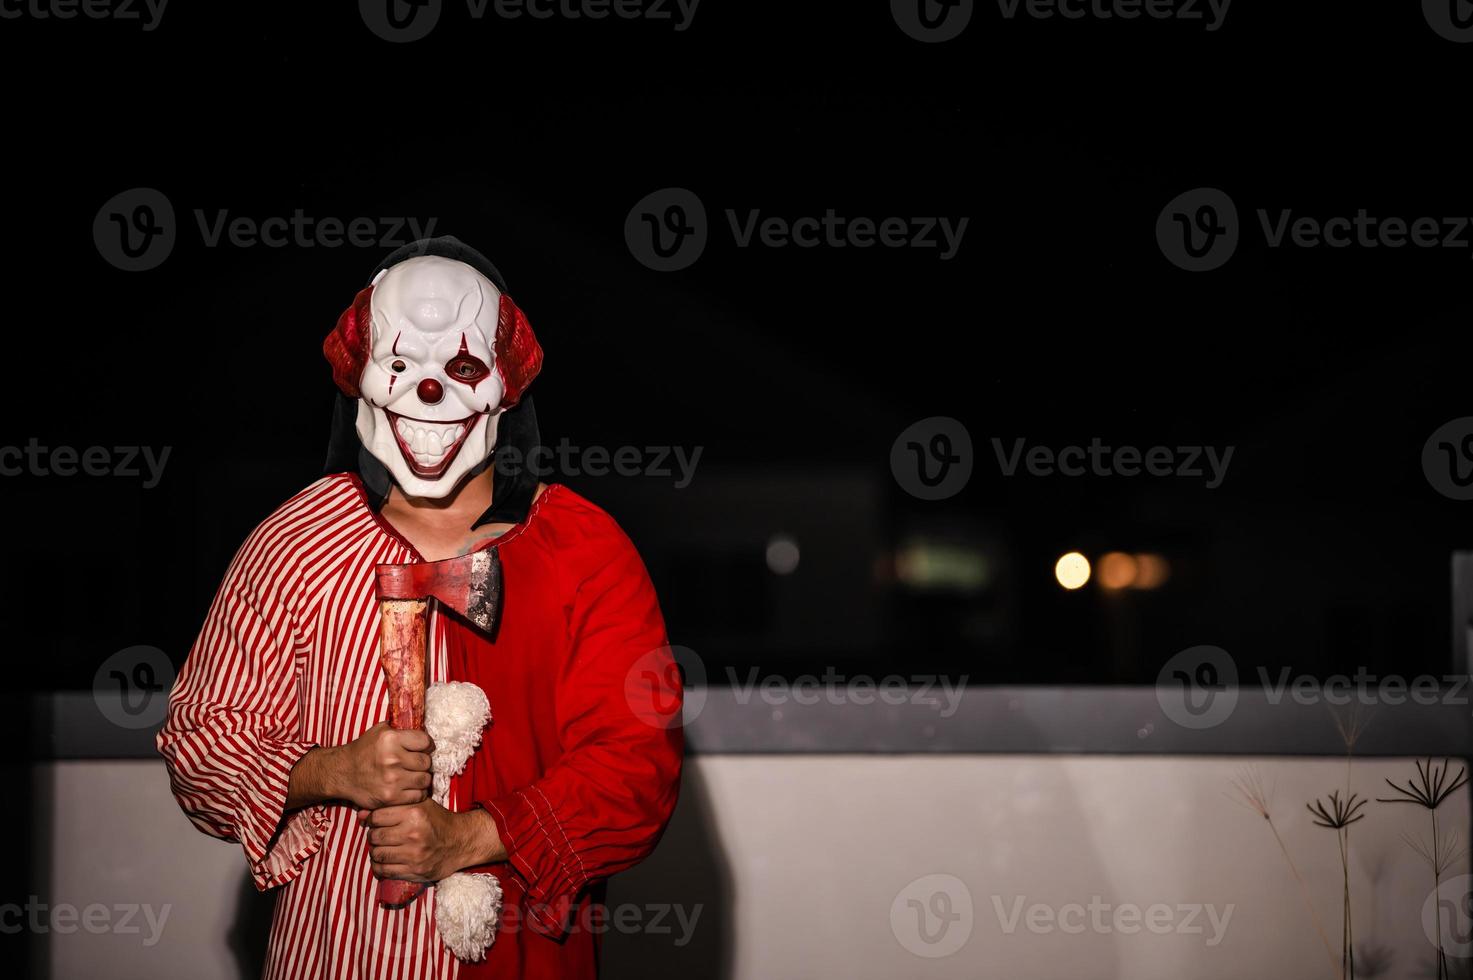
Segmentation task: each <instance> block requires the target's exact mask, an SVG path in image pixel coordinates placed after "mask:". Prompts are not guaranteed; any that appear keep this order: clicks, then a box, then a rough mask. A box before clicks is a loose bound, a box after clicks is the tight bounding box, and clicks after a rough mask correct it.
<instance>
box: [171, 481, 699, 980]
mask: <svg viewBox="0 0 1473 980" xmlns="http://www.w3.org/2000/svg"><path fill="white" fill-rule="evenodd" d="M494 546H495V547H497V548H498V549H499V552H500V556H501V560H502V564H503V573H504V581H505V591H504V598H503V605H502V611H501V620H500V624H499V626H498V628H497V632H496V633H495V635H494V636H493V637H489V638H488V637H486V636H484V635H483V634H481V633H480V632H479V631H477V630H476V629H475V628H474V627H471V626H469V625H467V624H465V623H463V622H461V621H460V620H458V619H457V618H455V617H453V616H450V615H440V614H438V612H432V614H431V623H430V637H431V644H430V655H429V657H428V664H429V665H428V670H429V674H430V679H431V680H432V681H438V680H447V679H448V680H469V681H473V682H474V683H477V684H479V685H480V686H481V688H482V689H483V690H484V691H485V692H486V694H487V697H488V698H489V700H490V702H491V712H492V723H491V725H490V726H489V727H488V728H487V730H486V733H485V735H484V737H483V741H482V745H481V747H480V749H479V750H477V752H476V754H475V755H474V756H473V758H472V760H471V762H470V764H469V765H468V767H467V770H466V772H465V774H464V775H463V776H462V777H460V778H459V779H458V780H456V785H455V786H454V787H453V789H452V798H453V799H454V800H455V801H456V808H458V809H464V808H465V807H466V806H471V805H478V806H484V807H485V808H486V809H487V811H488V812H490V813H491V815H492V817H493V819H494V820H495V821H496V825H497V828H498V830H499V831H500V833H501V836H502V841H503V843H504V844H505V845H506V847H507V849H508V852H509V861H507V862H503V863H499V864H496V865H491V866H488V867H486V868H482V869H476V870H489V871H491V872H492V873H494V874H496V875H497V877H498V879H499V880H500V881H501V884H502V889H503V893H504V908H503V913H502V917H503V925H502V928H501V929H499V930H498V933H497V938H496V942H495V944H494V945H493V946H492V948H491V949H490V951H489V952H488V954H487V959H486V960H485V961H484V962H482V963H477V964H461V963H459V962H458V961H456V959H455V958H454V957H453V956H452V955H450V953H449V951H448V950H447V949H446V948H445V946H444V944H443V943H442V942H441V941H440V938H439V935H438V934H437V933H436V932H435V929H434V901H433V896H434V893H433V891H432V892H430V893H428V894H427V895H426V896H425V897H423V898H421V899H420V900H419V901H417V902H415V903H414V904H413V905H411V906H410V907H409V908H407V909H404V910H400V911H388V910H384V909H380V908H379V907H378V905H377V903H376V902H375V901H374V880H373V876H372V873H371V870H370V865H369V859H368V845H367V837H366V833H365V831H364V830H363V829H362V828H360V827H358V826H357V825H356V823H355V821H354V819H353V811H352V809H351V807H347V806H339V805H335V804H323V805H320V806H313V807H306V808H304V809H301V810H297V811H293V812H292V813H290V814H284V813H283V810H284V808H285V803H286V789H287V783H288V779H289V776H290V772H291V768H292V766H293V765H294V764H295V763H296V761H297V759H299V758H300V757H301V756H302V755H303V754H304V753H305V752H306V751H307V750H308V749H310V748H312V747H313V746H314V745H339V744H344V743H346V742H349V741H352V740H353V739H354V738H356V737H357V736H358V735H359V734H361V733H362V732H363V731H364V730H365V729H367V728H369V727H371V726H372V725H374V724H375V723H377V722H379V721H381V720H383V719H384V718H385V717H386V714H387V697H386V693H385V688H384V681H383V671H382V669H381V668H380V667H379V664H378V643H377V619H378V615H377V604H376V602H375V601H374V596H373V567H374V565H376V564H378V563H381V562H396V563H402V562H414V561H419V560H421V559H420V557H419V555H418V554H417V553H416V552H415V550H414V549H413V547H412V546H411V545H410V544H409V543H408V542H407V541H405V540H404V539H403V538H402V537H400V536H399V535H398V534H397V533H396V532H395V531H394V530H393V528H392V527H390V526H389V525H388V524H387V523H386V522H385V521H383V520H382V519H381V518H380V517H379V516H378V515H377V514H376V513H375V512H374V511H373V510H372V509H371V508H370V507H369V506H368V503H367V500H366V499H365V497H364V494H363V490H362V487H361V485H360V484H359V483H358V481H357V479H356V478H355V477H352V476H350V475H347V474H337V475H334V476H329V477H325V478H324V479H322V480H319V481H318V482H317V483H315V484H313V485H312V486H310V487H308V488H307V489H306V490H303V491H302V492H301V493H299V494H297V495H296V496H295V497H293V498H292V499H291V500H289V501H287V502H286V503H285V504H283V505H282V506H281V507H280V508H278V509H277V511H276V512H275V513H273V514H272V515H271V516H270V517H269V518H267V519H266V520H265V521H263V522H262V524H261V525H260V527H258V528H257V529H256V530H255V532H253V533H252V535H251V536H250V538H248V539H247V541H246V543H245V544H244V545H243V546H242V547H241V550H240V552H239V553H238V554H237V555H236V557H235V560H234V561H233V562H232V563H231V566H230V569H229V570H228V571H227V573H226V576H225V579H224V581H223V582H222V583H221V585H220V589H219V591H218V593H217V594H216V597H215V600H214V603H213V604H212V606H211V608H210V613H209V615H208V617H207V618H206V621H205V625H204V628H203V629H202V630H201V632H200V637H199V639H198V640H197V641H196V643H195V646H194V648H193V649H192V650H191V651H190V655H189V657H188V659H187V661H186V662H185V665H184V667H183V668H182V669H181V671H180V674H179V679H178V681H177V682H176V684H175V687H174V690H173V692H172V693H171V696H170V711H169V717H168V720H167V721H166V722H165V725H164V728H163V730H162V731H161V732H160V733H159V739H158V744H159V748H160V751H161V752H162V753H163V755H164V758H165V760H166V761H167V763H168V765H169V771H170V777H171V780H172V785H173V789H174V793H175V796H176V798H177V799H178V800H179V803H180V806H181V807H182V808H183V809H184V811H185V813H186V814H187V815H188V816H189V818H190V819H191V820H192V821H193V822H194V824H195V825H196V826H197V827H199V828H200V829H201V830H203V831H205V832H206V833H209V834H212V835H214V836H217V837H221V838H224V839H226V840H232V841H238V842H240V844H241V846H242V848H243V850H244V851H245V855H246V858H247V863H248V866H249V868H250V871H251V875H252V878H253V880H254V881H255V882H256V885H257V887H258V888H261V889H263V890H264V889H267V888H272V887H276V888H279V897H278V900H277V904H276V909H275V913H274V915H273V918H272V927H271V939H270V945H269V948H268V955H267V965H266V970H265V976H267V977H269V978H292V980H296V978H309V977H310V978H317V977H333V978H350V977H351V978H374V980H423V978H434V980H454V978H455V977H456V976H457V974H459V975H460V976H462V977H467V978H470V977H474V978H480V977H524V978H532V980H542V978H547V980H552V978H586V977H592V976H593V975H594V970H595V962H596V947H597V939H598V935H597V933H598V930H597V923H598V921H599V919H598V917H593V918H592V919H590V916H589V914H588V913H587V911H586V907H587V905H588V903H589V901H590V900H591V897H592V894H591V893H593V892H595V891H596V890H597V885H598V883H600V882H601V881H602V880H603V879H604V878H606V877H607V876H608V875H611V874H613V873H615V872H617V871H620V870H622V869H624V868H627V867H630V866H631V865H633V864H635V863H637V862H638V861H639V860H640V859H642V858H643V857H645V856H646V855H647V854H649V852H650V851H651V850H652V849H653V847H654V845H655V842H656V841H657V840H658V839H659V836H660V833H661V832H662V830H663V829H664V826H665V823H666V821H667V820H668V819H669V816H670V812H671V810H672V809H673V807H674V805H675V799H676V794H677V790H678V784H679V776H680V764H681V753H682V739H681V732H680V729H679V727H678V726H672V725H668V724H666V722H668V721H669V720H670V719H671V718H672V715H671V714H670V712H669V708H670V706H671V705H672V704H673V705H674V708H675V711H676V712H678V705H679V696H680V693H681V692H680V688H679V681H678V679H677V678H676V675H675V674H674V673H673V671H672V670H670V669H669V668H670V666H671V664H672V661H671V659H670V656H669V651H668V649H667V648H665V644H666V642H667V641H666V638H665V632H664V625H663V622H662V620H661V617H660V612H659V607H658V604H657V603H656V600H655V596H654V590H653V589H652V587H651V585H650V582H649V577H648V575H647V574H646V572H645V569H644V566H643V564H642V563H641V562H640V560H639V556H638V554H637V553H636V552H635V550H634V547H633V545H631V544H630V542H629V540H628V538H627V537H626V536H625V535H624V534H623V532H622V531H620V530H619V528H618V526H617V525H616V524H615V523H614V521H613V520H612V519H611V518H610V517H609V516H608V515H607V514H605V513H604V512H603V511H601V510H599V509H598V508H597V507H595V506H594V505H592V504H590V503H589V502H587V501H586V500H584V499H583V498H581V497H579V496H578V495H577V494H575V493H573V492H572V491H571V490H569V489H567V488H566V487H563V486H559V485H553V486H550V487H549V488H548V489H547V490H546V491H545V492H544V493H543V494H542V495H541V496H540V497H539V498H538V499H537V501H536V502H535V503H534V504H533V506H532V509H531V511H530V513H529V514H528V517H527V520H526V521H524V522H523V523H522V524H519V525H517V526H516V527H514V528H513V529H512V530H511V531H509V532H508V533H507V534H505V535H503V536H502V537H501V538H499V539H497V540H496V541H495V542H494ZM650 677H658V678H659V680H657V681H655V682H654V683H655V684H656V685H657V687H658V690H656V689H654V688H651V687H650V686H649V684H648V683H647V682H646V679H647V678H650ZM652 695H659V696H660V701H661V704H660V708H659V711H658V712H652V711H651V710H650V707H649V705H650V702H649V698H650V697H651V696H652ZM642 709H643V710H642ZM674 717H678V714H676V715H674ZM590 921H591V922H593V923H594V924H595V928H594V929H589V928H587V926H588V924H589V923H590Z"/></svg>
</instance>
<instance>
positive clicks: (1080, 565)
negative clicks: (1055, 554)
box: [1054, 551, 1089, 590]
mask: <svg viewBox="0 0 1473 980" xmlns="http://www.w3.org/2000/svg"><path fill="white" fill-rule="evenodd" d="M1054 578H1056V579H1058V580H1059V584H1060V585H1062V586H1063V587H1064V588H1066V589H1070V590H1073V589H1077V588H1080V587H1081V586H1083V585H1084V583H1086V582H1088V581H1089V559H1088V558H1086V557H1084V556H1083V555H1081V554H1080V553H1079V552H1077V551H1071V552H1069V553H1068V554H1067V555H1065V556H1064V557H1062V558H1060V559H1059V560H1058V561H1057V562H1055V563H1054Z"/></svg>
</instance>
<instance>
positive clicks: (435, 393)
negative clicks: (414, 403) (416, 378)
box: [414, 378, 445, 405]
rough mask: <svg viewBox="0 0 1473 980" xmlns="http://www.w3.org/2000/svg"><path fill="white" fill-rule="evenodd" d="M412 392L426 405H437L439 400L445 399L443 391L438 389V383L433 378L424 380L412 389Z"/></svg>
mask: <svg viewBox="0 0 1473 980" xmlns="http://www.w3.org/2000/svg"><path fill="white" fill-rule="evenodd" d="M414 392H415V394H417V395H419V400H420V401H422V402H424V403H425V404H426V405H437V404H439V402H440V399H441V398H444V397H445V389H444V388H442V387H440V382H438V381H436V380H435V379H434V378H425V379H424V380H423V381H421V382H420V383H419V385H418V386H417V387H416V388H415V389H414Z"/></svg>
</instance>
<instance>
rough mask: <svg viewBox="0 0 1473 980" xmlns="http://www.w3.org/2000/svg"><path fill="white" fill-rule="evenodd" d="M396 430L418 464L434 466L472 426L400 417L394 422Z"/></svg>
mask: <svg viewBox="0 0 1473 980" xmlns="http://www.w3.org/2000/svg"><path fill="white" fill-rule="evenodd" d="M394 428H395V430H396V431H397V432H398V433H399V438H400V439H403V440H404V444H405V445H406V446H408V447H409V451H410V452H411V453H412V454H413V455H414V461H415V462H416V463H419V464H420V465H421V466H434V465H435V464H436V463H437V462H439V461H440V460H441V459H443V458H444V456H445V454H446V453H447V452H449V451H450V449H452V448H453V447H454V446H455V445H456V443H458V442H460V439H461V437H462V436H464V435H465V433H466V430H467V429H469V428H470V426H469V425H468V424H467V423H465V422H451V423H449V424H447V425H436V424H434V423H430V422H415V421H411V420H410V419H406V418H403V417H400V418H396V419H395V420H394Z"/></svg>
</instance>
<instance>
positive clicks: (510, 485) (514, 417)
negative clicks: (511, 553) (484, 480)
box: [323, 235, 542, 528]
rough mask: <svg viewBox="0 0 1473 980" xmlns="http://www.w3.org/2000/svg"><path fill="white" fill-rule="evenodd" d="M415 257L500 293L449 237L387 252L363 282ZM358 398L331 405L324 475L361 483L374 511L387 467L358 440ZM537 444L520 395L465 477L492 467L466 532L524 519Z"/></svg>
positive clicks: (480, 263)
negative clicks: (487, 497) (459, 268)
mask: <svg viewBox="0 0 1473 980" xmlns="http://www.w3.org/2000/svg"><path fill="white" fill-rule="evenodd" d="M420 255H438V256H441V257H443V258H447V259H454V260H456V261H457V262H464V263H465V264H466V265H468V266H470V267H471V268H473V269H475V270H476V271H477V272H479V273H481V275H483V276H485V277H486V278H487V279H490V280H491V281H492V282H493V283H495V284H496V288H497V289H499V290H501V291H502V292H506V280H505V279H503V278H502V276H501V272H500V271H498V270H497V268H496V266H494V265H492V264H491V263H490V262H489V261H488V260H487V259H486V257H485V256H483V255H482V254H481V253H480V252H477V251H476V250H475V249H473V248H471V247H470V246H468V245H465V244H464V243H462V242H461V241H460V240H459V239H457V238H452V237H450V236H449V235H445V236H441V237H439V238H422V239H420V240H419V241H417V242H413V243H411V244H409V245H404V246H402V247H400V248H397V249H395V250H394V251H393V252H390V253H389V255H388V256H387V257H385V258H384V260H383V261H382V262H380V263H379V264H378V265H377V266H376V267H375V268H374V270H373V273H372V275H370V276H369V277H368V281H369V282H372V281H373V279H374V277H375V276H377V275H378V274H379V273H380V272H382V271H383V270H385V269H387V268H389V267H390V266H392V265H397V264H398V263H400V262H402V261H404V260H405V259H412V258H415V257H417V256H420ZM357 425H358V399H357V398H349V397H348V396H347V395H345V394H343V393H342V392H341V391H340V392H338V393H337V397H336V399H335V400H334V402H333V410H332V432H331V434H330V435H329V437H328V443H327V463H326V465H325V466H324V467H323V473H324V474H330V473H353V474H356V475H357V476H358V479H359V480H360V481H362V483H363V489H364V490H365V491H367V494H368V501H369V503H370V504H371V505H372V506H373V508H374V509H375V510H377V509H378V508H380V507H382V506H383V505H384V501H385V500H387V499H388V498H389V489H390V487H392V486H393V482H394V477H393V474H391V473H390V472H389V469H388V467H386V466H385V465H384V464H383V463H380V462H379V461H378V459H377V458H376V457H375V456H374V455H373V454H372V453H370V452H369V451H368V449H367V448H366V447H365V446H364V445H363V442H362V440H360V439H359V438H358V428H357ZM541 443H542V440H541V437H540V435H539V433H538V431H537V410H536V409H535V408H534V407H533V406H532V396H531V395H523V396H522V400H521V401H519V402H518V403H517V404H516V406H515V407H514V408H509V409H507V410H506V411H504V412H502V413H501V421H500V423H499V424H498V427H497V430H496V449H495V450H494V451H493V452H492V454H491V458H490V459H488V460H486V461H485V462H483V463H481V464H480V465H479V466H477V467H476V468H475V469H473V470H471V471H470V474H468V476H467V477H466V478H467V479H468V478H469V477H470V476H475V475H478V474H480V473H484V472H485V471H486V468H487V467H488V466H491V465H493V464H494V465H495V466H496V478H495V482H494V486H493V489H492V497H491V506H490V507H489V508H487V510H486V512H485V513H484V514H482V515H481V516H480V517H478V518H477V519H476V522H475V523H474V524H472V525H471V527H472V528H477V527H480V526H481V525H483V524H520V523H521V522H522V521H524V520H526V519H527V511H528V509H530V508H531V506H532V497H533V496H534V495H535V494H536V492H537V476H536V474H535V473H533V472H532V469H533V468H532V467H529V466H526V465H524V461H526V460H530V459H535V458H536V457H535V456H534V455H533V453H534V451H535V450H536V449H537V448H538V446H540V445H541Z"/></svg>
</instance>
